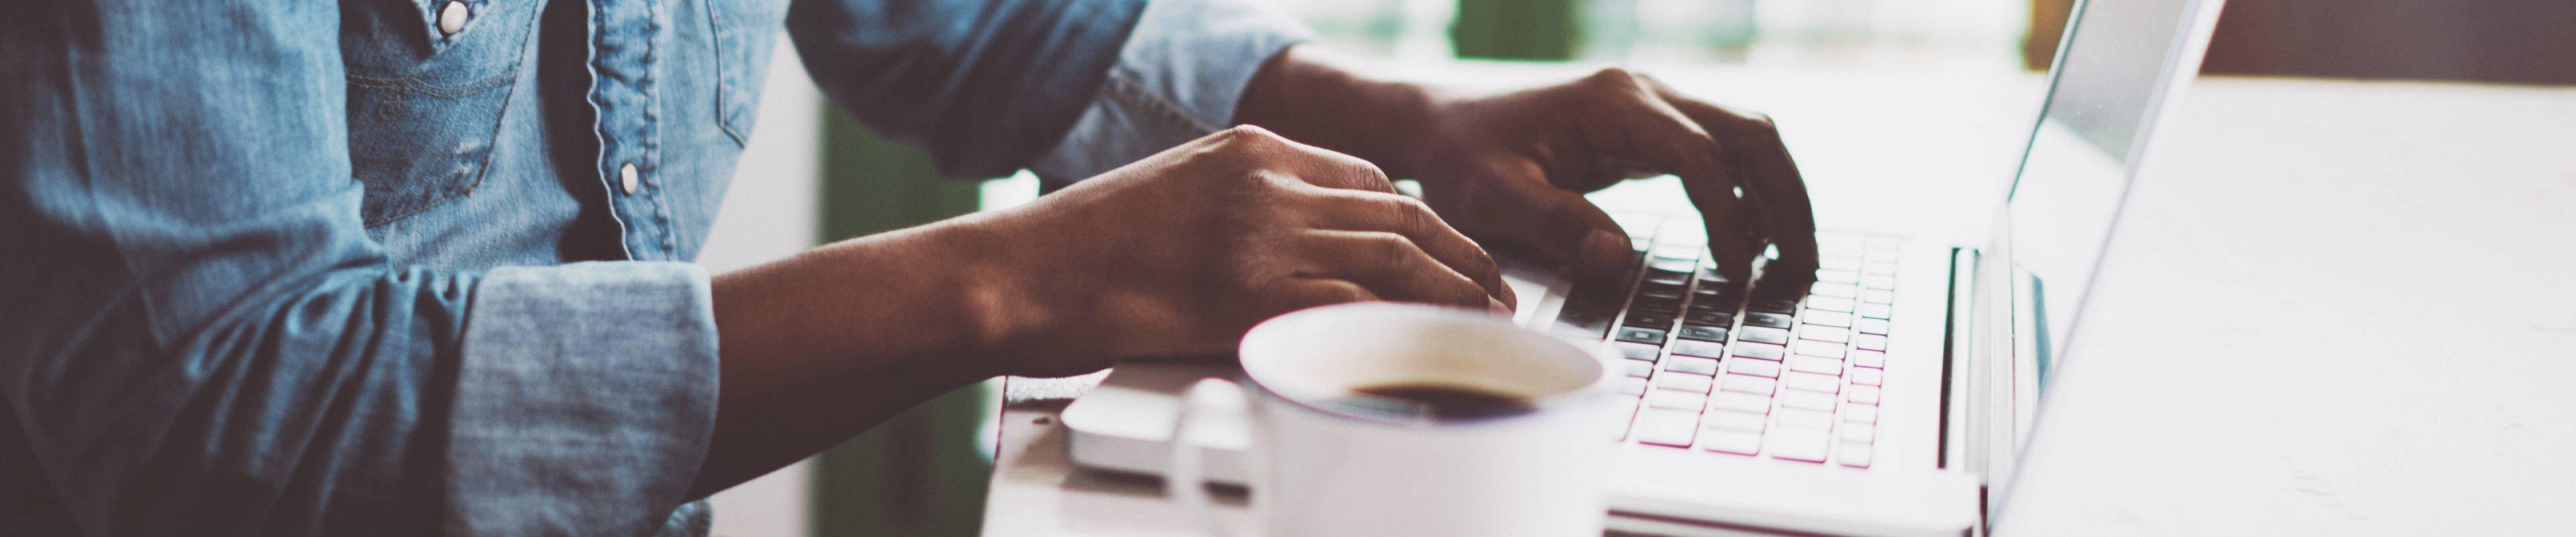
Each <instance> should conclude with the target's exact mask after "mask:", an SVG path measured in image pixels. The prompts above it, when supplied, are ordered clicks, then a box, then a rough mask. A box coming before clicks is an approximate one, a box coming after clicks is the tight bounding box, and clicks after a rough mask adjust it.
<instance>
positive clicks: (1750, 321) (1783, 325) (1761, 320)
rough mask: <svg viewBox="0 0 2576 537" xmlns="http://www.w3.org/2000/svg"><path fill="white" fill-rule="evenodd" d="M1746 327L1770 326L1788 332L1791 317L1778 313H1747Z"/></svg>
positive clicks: (1745, 318) (1745, 315)
mask: <svg viewBox="0 0 2576 537" xmlns="http://www.w3.org/2000/svg"><path fill="white" fill-rule="evenodd" d="M1744 326H1768V327H1772V328H1778V329H1783V330H1786V329H1788V328H1789V316H1787V315H1782V314H1778V313H1760V312H1752V313H1746V314H1744Z"/></svg>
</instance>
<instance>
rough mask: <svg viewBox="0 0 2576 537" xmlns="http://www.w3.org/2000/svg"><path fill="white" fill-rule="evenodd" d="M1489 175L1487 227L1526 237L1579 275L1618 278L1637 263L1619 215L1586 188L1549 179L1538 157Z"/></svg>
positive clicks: (1484, 202)
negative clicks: (1603, 209) (1607, 209)
mask: <svg viewBox="0 0 2576 537" xmlns="http://www.w3.org/2000/svg"><path fill="white" fill-rule="evenodd" d="M1521 164H1522V165H1523V169H1519V170H1508V171H1506V172H1505V173H1498V174H1495V175H1496V176H1494V177H1490V178H1488V181H1489V186H1490V187H1491V190H1488V191H1487V195H1485V196H1482V197H1483V198H1484V199H1477V200H1473V201H1472V203H1475V204H1477V205H1479V206H1478V207H1477V208H1476V209H1475V213H1476V214H1478V215H1482V216H1486V217H1487V218H1483V219H1482V220H1487V222H1483V223H1484V224H1486V225H1485V226H1482V227H1485V228H1487V229H1490V230H1492V231H1494V232H1496V233H1501V234H1503V235H1505V236H1506V237H1507V238H1509V239H1511V240H1513V241H1514V242H1518V243H1521V244H1522V245H1524V246H1528V247H1530V248H1532V249H1536V250H1538V252H1539V254H1541V255H1545V256H1547V257H1548V258H1549V260H1550V261H1554V262H1556V263H1558V264H1561V265H1563V266H1564V267H1565V268H1566V269H1567V270H1569V271H1571V272H1573V273H1574V274H1575V275H1576V276H1577V277H1580V278H1585V279H1613V278H1619V277H1624V276H1627V275H1628V274H1630V273H1631V271H1632V270H1634V269H1635V267H1634V265H1635V264H1636V255H1635V254H1636V250H1634V249H1633V248H1631V246H1630V244H1629V241H1628V233H1627V232H1626V231H1624V230H1621V229H1620V228H1619V223H1618V221H1615V220H1612V219H1611V218H1610V215H1609V214H1608V213H1604V212H1601V208H1600V207H1598V206H1595V205H1593V204H1592V200H1590V199H1585V198H1584V197H1583V195H1582V194H1578V193H1575V192H1573V191H1569V190H1564V189H1560V188H1557V187H1555V186H1553V185H1549V184H1548V183H1547V181H1546V180H1545V179H1544V177H1545V176H1543V175H1540V172H1539V171H1538V166H1537V165H1536V164H1535V163H1529V162H1527V161H1522V162H1521Z"/></svg>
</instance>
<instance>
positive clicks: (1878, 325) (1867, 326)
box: [1852, 317, 1887, 336]
mask: <svg viewBox="0 0 2576 537" xmlns="http://www.w3.org/2000/svg"><path fill="white" fill-rule="evenodd" d="M1852 329H1853V330H1858V331H1860V333H1863V334H1877V335H1882V336H1884V335H1887V319H1871V318H1868V317H1862V318H1860V319H1858V320H1854V321H1852Z"/></svg>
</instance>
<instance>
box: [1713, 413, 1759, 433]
mask: <svg viewBox="0 0 2576 537" xmlns="http://www.w3.org/2000/svg"><path fill="white" fill-rule="evenodd" d="M1706 419H1707V421H1706V422H1705V425H1706V426H1707V427H1708V428H1710V429H1725V430H1729V431H1752V432H1757V433H1758V432H1762V429H1763V426H1764V424H1767V423H1770V422H1771V420H1770V419H1769V418H1766V417H1763V416H1762V415H1761V414H1754V413H1750V412H1736V411H1733V410H1719V411H1714V412H1710V413H1708V416H1707V418H1706Z"/></svg>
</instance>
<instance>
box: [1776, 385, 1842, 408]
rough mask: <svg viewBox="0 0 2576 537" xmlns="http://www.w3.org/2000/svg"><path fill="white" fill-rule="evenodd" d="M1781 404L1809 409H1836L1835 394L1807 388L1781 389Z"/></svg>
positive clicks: (1786, 406) (1782, 405) (1787, 406)
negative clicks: (1812, 390) (1807, 389)
mask: <svg viewBox="0 0 2576 537" xmlns="http://www.w3.org/2000/svg"><path fill="white" fill-rule="evenodd" d="M1780 406H1781V407H1785V408H1803V409H1807V410H1822V411H1826V412H1832V411H1834V394H1830V393H1818V392H1811V391H1806V390H1780Z"/></svg>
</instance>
